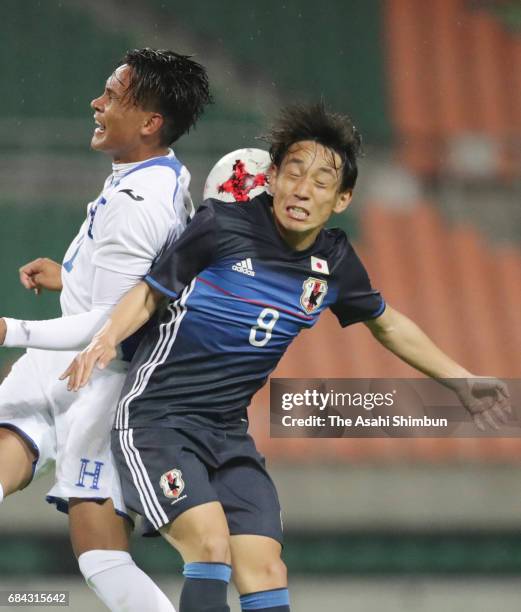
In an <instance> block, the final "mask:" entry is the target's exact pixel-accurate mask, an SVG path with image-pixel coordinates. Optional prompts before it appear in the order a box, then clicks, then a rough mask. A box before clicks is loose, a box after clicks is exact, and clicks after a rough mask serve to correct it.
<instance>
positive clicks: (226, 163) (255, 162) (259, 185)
mask: <svg viewBox="0 0 521 612" xmlns="http://www.w3.org/2000/svg"><path fill="white" fill-rule="evenodd" d="M270 164H271V160H270V156H269V153H268V152H267V151H263V150H262V149H238V150H237V151H232V152H231V153H228V155H225V156H224V157H222V158H221V159H220V160H219V161H218V162H217V163H216V164H215V166H214V167H213V168H212V170H211V171H210V174H209V175H208V178H207V179H206V183H205V185H204V192H203V198H204V199H205V200H206V199H207V198H215V199H217V200H223V201H224V202H249V201H250V200H251V199H252V198H255V197H256V196H258V195H259V194H261V193H262V192H263V191H266V189H267V187H268V175H267V172H268V169H269V167H270Z"/></svg>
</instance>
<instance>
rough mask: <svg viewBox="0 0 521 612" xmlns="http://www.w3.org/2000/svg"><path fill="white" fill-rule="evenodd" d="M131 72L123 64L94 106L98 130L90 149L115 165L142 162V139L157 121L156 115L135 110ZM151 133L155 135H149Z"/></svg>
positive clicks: (108, 81)
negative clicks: (99, 152)
mask: <svg viewBox="0 0 521 612" xmlns="http://www.w3.org/2000/svg"><path fill="white" fill-rule="evenodd" d="M131 70H132V68H131V67H130V66H128V65H127V64H123V65H122V66H120V67H119V68H117V69H116V70H115V71H114V72H113V74H111V75H110V77H109V78H108V79H107V82H106V84H105V89H104V91H103V93H102V94H101V96H99V97H98V98H95V99H94V100H92V102H91V104H90V105H91V108H92V109H93V110H94V121H95V122H96V126H97V127H96V129H95V130H94V134H93V135H92V140H91V147H92V148H93V149H95V150H96V151H103V152H105V153H108V154H109V155H111V156H112V158H113V160H114V161H115V162H119V163H126V162H133V161H140V159H141V157H142V149H143V137H146V136H147V135H148V134H149V131H150V129H151V128H152V127H153V126H152V123H151V120H152V117H154V121H157V117H160V115H157V113H151V112H147V111H144V110H143V109H141V108H140V107H138V106H136V105H135V104H134V103H133V102H132V100H131V99H130V98H129V96H128V95H127V96H126V95H125V94H126V93H127V89H128V85H129V82H130V75H131ZM150 133H152V132H150Z"/></svg>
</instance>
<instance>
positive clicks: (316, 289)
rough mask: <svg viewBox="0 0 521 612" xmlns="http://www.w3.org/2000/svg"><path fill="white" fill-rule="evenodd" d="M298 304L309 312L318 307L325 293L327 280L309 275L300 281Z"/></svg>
mask: <svg viewBox="0 0 521 612" xmlns="http://www.w3.org/2000/svg"><path fill="white" fill-rule="evenodd" d="M302 289H303V291H302V295H301V296H300V304H301V305H302V308H303V309H304V312H307V313H308V314H310V313H311V312H313V311H314V310H316V309H317V308H319V307H320V305H321V304H322V302H323V301H324V297H325V296H326V293H327V282H326V281H324V280H320V279H318V278H313V277H312V276H310V277H309V278H308V279H307V280H305V281H304V282H303V283H302Z"/></svg>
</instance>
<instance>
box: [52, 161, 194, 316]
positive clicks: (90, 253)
mask: <svg viewBox="0 0 521 612" xmlns="http://www.w3.org/2000/svg"><path fill="white" fill-rule="evenodd" d="M115 168H117V167H115ZM127 168H129V169H128V170H127ZM121 169H123V170H124V171H123V172H121ZM125 170H126V171H125ZM189 183H190V173H189V172H188V170H187V169H186V168H185V167H184V166H183V165H182V164H181V162H179V160H177V159H176V157H175V155H174V153H173V152H172V151H171V152H170V153H169V155H168V156H164V157H155V158H153V159H149V160H146V161H144V162H141V163H138V164H128V165H126V166H123V168H121V167H120V169H119V170H118V171H116V172H114V173H113V174H111V175H110V176H109V177H108V179H107V180H106V181H105V185H104V187H103V191H102V192H101V194H100V195H99V197H98V198H97V199H96V200H95V201H93V202H91V203H90V204H89V205H88V207H87V218H86V220H85V221H84V223H83V225H82V226H81V228H80V231H79V232H78V235H77V236H76V238H75V239H74V240H73V241H72V243H71V245H70V246H69V248H68V249H67V252H66V254H65V258H64V260H63V266H62V282H63V289H62V292H61V296H60V303H61V309H62V313H63V315H74V314H80V313H83V312H87V311H90V310H91V309H92V306H93V304H92V296H93V281H94V275H95V271H96V268H97V267H98V268H102V269H105V270H108V271H110V272H116V273H121V274H125V275H128V276H135V277H136V278H139V277H142V276H144V275H145V274H146V273H147V272H148V270H149V268H150V266H151V265H152V262H153V261H154V260H155V259H156V257H157V256H158V255H159V253H160V252H161V251H162V249H163V248H164V247H165V246H166V245H167V244H169V243H170V242H171V241H172V240H173V239H175V238H176V237H177V236H179V234H180V233H181V232H182V231H183V229H184V228H185V226H186V223H187V220H188V218H189V217H190V216H191V215H192V214H193V204H192V201H191V199H190V194H189V191H188V187H189Z"/></svg>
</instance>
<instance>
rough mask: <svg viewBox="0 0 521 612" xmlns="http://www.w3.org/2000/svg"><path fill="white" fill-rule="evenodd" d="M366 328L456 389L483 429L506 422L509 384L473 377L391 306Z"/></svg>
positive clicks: (404, 357)
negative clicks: (486, 426) (486, 425)
mask: <svg viewBox="0 0 521 612" xmlns="http://www.w3.org/2000/svg"><path fill="white" fill-rule="evenodd" d="M366 325H367V327H368V328H369V329H370V330H371V333H372V334H373V336H374V337H375V338H376V339H377V340H378V341H379V342H380V343H381V344H382V345H383V346H385V347H386V348H387V349H389V350H390V351H392V352H393V353H394V354H395V355H397V356H398V357H399V358H400V359H402V360H403V361H405V362H406V363H408V364H409V365H411V366H412V367H413V368H416V369H417V370H419V371H420V372H423V374H426V375H427V376H430V377H432V378H436V379H439V380H441V381H442V382H443V384H445V385H447V386H449V387H450V388H451V389H453V391H455V393H456V394H457V395H458V397H459V398H460V400H461V402H462V403H463V405H464V406H465V408H466V409H467V410H468V411H469V412H470V413H471V415H472V417H473V419H474V422H475V423H476V425H477V426H478V428H479V429H481V430H483V429H485V423H486V424H488V425H489V426H490V427H492V428H494V429H497V427H498V422H503V423H504V422H506V419H507V414H510V412H511V409H510V400H509V393H508V388H507V386H506V385H505V383H503V382H502V381H500V380H498V379H497V378H488V377H479V376H475V375H474V374H471V373H470V372H469V371H468V370H466V369H465V368H464V367H463V366H461V365H459V364H458V363H456V362H455V361H453V360H452V359H451V358H450V357H449V356H448V355H446V354H445V353H444V352H443V351H442V350H441V349H440V348H438V347H437V346H436V345H435V344H434V342H433V341H432V340H431V339H430V338H429V337H428V336H427V334H425V333H424V332H423V331H422V330H421V329H420V328H419V327H418V326H417V325H416V323H414V322H413V321H411V320H410V319H409V318H407V317H406V316H405V315H403V314H401V313H400V312H398V311H397V310H394V309H393V308H391V307H390V306H389V305H387V307H386V309H385V311H384V313H383V314H382V315H380V316H379V317H377V318H376V319H373V320H370V321H366ZM450 379H454V380H453V381H451V380H450Z"/></svg>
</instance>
